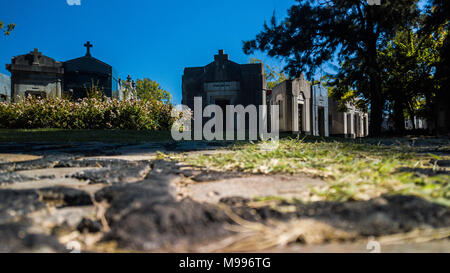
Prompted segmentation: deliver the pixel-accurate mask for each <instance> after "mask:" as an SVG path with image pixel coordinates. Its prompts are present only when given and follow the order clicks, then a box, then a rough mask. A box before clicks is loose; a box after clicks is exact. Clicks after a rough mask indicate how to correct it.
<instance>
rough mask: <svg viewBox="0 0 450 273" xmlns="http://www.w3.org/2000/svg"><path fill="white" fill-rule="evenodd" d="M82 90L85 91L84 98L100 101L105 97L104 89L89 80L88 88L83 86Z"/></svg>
mask: <svg viewBox="0 0 450 273" xmlns="http://www.w3.org/2000/svg"><path fill="white" fill-rule="evenodd" d="M84 89H85V90H86V96H87V97H88V98H91V99H97V100H101V99H103V97H104V95H105V92H104V88H103V87H99V84H98V82H97V83H94V80H91V85H90V86H89V87H87V86H84Z"/></svg>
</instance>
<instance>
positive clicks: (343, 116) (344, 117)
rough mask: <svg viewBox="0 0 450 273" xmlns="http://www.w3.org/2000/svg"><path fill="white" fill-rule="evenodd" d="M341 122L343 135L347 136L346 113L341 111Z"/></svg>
mask: <svg viewBox="0 0 450 273" xmlns="http://www.w3.org/2000/svg"><path fill="white" fill-rule="evenodd" d="M342 118H343V121H344V122H343V124H344V137H347V130H348V129H347V127H348V126H347V113H342Z"/></svg>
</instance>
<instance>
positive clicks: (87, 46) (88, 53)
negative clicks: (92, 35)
mask: <svg viewBox="0 0 450 273" xmlns="http://www.w3.org/2000/svg"><path fill="white" fill-rule="evenodd" d="M84 46H85V47H86V56H89V57H91V47H93V45H92V44H91V42H89V41H88V42H87V43H85V44H84Z"/></svg>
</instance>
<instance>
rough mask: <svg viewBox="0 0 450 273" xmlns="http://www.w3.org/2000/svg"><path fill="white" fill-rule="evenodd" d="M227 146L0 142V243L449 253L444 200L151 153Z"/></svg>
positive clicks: (5, 247) (14, 248) (37, 247)
mask: <svg viewBox="0 0 450 273" xmlns="http://www.w3.org/2000/svg"><path fill="white" fill-rule="evenodd" d="M227 145H229V144H228V143H214V142H186V143H184V142H181V143H173V142H167V143H161V142H159V143H143V144H111V143H109V144H105V143H70V144H67V143H65V144H51V143H1V144H0V252H23V251H26V252H29V251H33V252H70V251H94V252H97V251H98V252H115V251H152V252H160V251H201V252H205V251H219V252H221V251H239V252H241V251H267V252H369V251H374V250H375V251H377V250H378V249H377V244H378V246H380V247H381V251H383V252H416V251H417V252H450V242H449V239H448V238H449V236H450V209H449V207H446V206H442V205H438V204H435V203H431V202H429V201H426V200H424V199H421V198H418V197H414V196H405V195H393V196H380V197H378V198H374V199H370V200H366V201H347V202H329V201H318V200H314V198H313V197H312V196H313V195H312V194H311V193H312V189H313V188H314V189H318V188H321V187H323V186H326V185H327V182H326V181H324V180H323V179H321V178H319V177H314V176H311V175H306V174H301V173H300V174H299V173H297V174H285V173H284V174H283V173H277V174H251V173H243V172H237V171H220V170H213V169H209V168H205V167H199V166H192V165H189V164H187V163H183V162H177V161H174V160H168V159H167V158H165V157H164V156H161V153H166V154H170V153H174V154H189V155H191V156H194V157H195V156H196V155H208V156H211V157H214V156H215V155H216V154H223V153H231V152H232V151H231V150H229V149H228V148H227ZM300 200H309V201H312V202H308V203H303V202H301V201H300ZM368 242H369V243H370V244H369V245H368ZM374 245H375V247H374V248H373V246H374ZM369 246H370V247H369Z"/></svg>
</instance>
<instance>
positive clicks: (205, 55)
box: [0, 0, 295, 103]
mask: <svg viewBox="0 0 450 273" xmlns="http://www.w3.org/2000/svg"><path fill="white" fill-rule="evenodd" d="M77 1H78V0H0V20H2V21H3V22H4V23H10V22H14V23H15V24H17V27H16V29H15V30H14V32H12V34H11V35H10V36H7V37H3V35H0V73H4V74H7V75H9V72H8V71H7V70H6V69H5V64H7V63H9V62H10V61H11V57H13V56H16V55H21V54H25V53H28V52H30V51H31V50H33V49H34V48H39V50H40V51H41V52H43V54H45V55H48V56H50V57H52V58H54V59H56V60H58V61H66V60H69V59H73V58H77V57H80V56H83V55H84V54H85V48H84V47H83V44H84V43H85V42H86V41H91V43H92V44H93V45H94V47H93V48H92V55H93V56H94V57H96V58H98V59H100V60H102V61H104V62H106V63H109V64H111V65H112V66H113V67H114V68H115V69H116V70H117V71H118V72H119V75H120V76H121V77H122V78H125V77H126V76H127V75H128V74H130V75H132V77H133V78H143V77H149V78H151V79H153V80H155V81H157V82H159V83H160V84H161V85H162V87H163V88H164V89H166V90H168V91H170V92H171V93H172V94H173V96H174V102H175V103H179V102H180V101H181V76H182V74H183V68H184V67H189V66H203V65H206V64H208V63H210V62H211V61H212V60H213V55H214V54H216V53H217V50H218V49H224V50H225V52H226V53H228V54H230V58H231V60H233V61H235V62H238V63H246V62H247V61H248V59H249V58H250V56H247V55H245V54H244V53H243V52H242V40H249V39H252V38H254V37H255V35H256V34H257V33H258V32H259V31H260V30H261V29H262V26H263V23H264V20H270V18H271V16H272V13H273V12H274V11H275V13H276V15H277V17H278V18H282V17H284V16H285V15H286V11H287V9H288V8H289V7H290V6H292V4H294V3H295V1H294V0H184V1H181V0H165V1H161V0H159V1H156V0H128V1H123V0H81V5H69V4H68V2H77ZM255 57H258V58H260V59H262V60H263V61H264V62H266V63H269V64H271V65H279V63H278V62H277V61H276V60H271V59H270V58H268V57H265V56H264V55H262V54H257V55H256V56H255Z"/></svg>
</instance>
